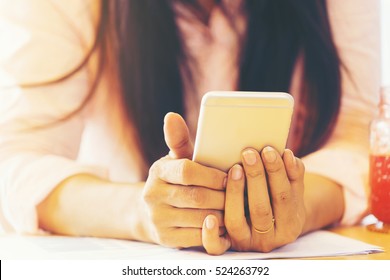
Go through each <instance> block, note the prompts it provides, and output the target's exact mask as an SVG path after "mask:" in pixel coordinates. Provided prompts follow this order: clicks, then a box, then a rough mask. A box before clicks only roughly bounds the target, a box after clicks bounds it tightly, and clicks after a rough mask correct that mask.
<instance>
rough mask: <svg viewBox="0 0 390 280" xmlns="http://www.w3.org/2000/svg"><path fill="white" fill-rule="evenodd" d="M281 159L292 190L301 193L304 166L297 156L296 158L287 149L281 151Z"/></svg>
mask: <svg viewBox="0 0 390 280" xmlns="http://www.w3.org/2000/svg"><path fill="white" fill-rule="evenodd" d="M283 161H284V165H285V166H286V172H287V176H288V179H289V180H290V184H291V186H292V188H293V190H294V191H297V192H298V193H299V194H302V195H303V179H304V173H305V166H304V165H303V163H302V161H301V160H300V159H299V158H296V157H295V156H294V154H293V152H292V151H291V150H288V149H286V150H285V151H284V153H283Z"/></svg>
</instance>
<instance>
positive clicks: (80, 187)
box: [37, 175, 151, 241]
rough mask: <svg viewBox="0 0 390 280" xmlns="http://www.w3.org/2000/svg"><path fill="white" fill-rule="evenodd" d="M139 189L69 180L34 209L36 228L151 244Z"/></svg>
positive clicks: (94, 179) (85, 178)
mask: <svg viewBox="0 0 390 280" xmlns="http://www.w3.org/2000/svg"><path fill="white" fill-rule="evenodd" d="M142 189H143V184H142V183H140V184H134V185H130V184H118V183H112V182H108V181H104V180H102V179H99V178H97V177H93V176H90V175H76V176H73V177H71V178H68V179H67V180H65V181H63V182H62V183H61V184H60V185H59V186H57V187H56V188H55V189H54V190H53V192H52V193H51V194H50V195H49V196H48V197H47V198H46V199H45V200H44V201H43V202H42V203H41V204H40V205H38V209H37V211H38V219H39V226H40V227H41V228H42V229H44V230H47V231H49V232H53V233H56V234H65V235H75V236H94V237H111V238H122V239H134V240H141V241H151V238H150V234H149V233H148V232H150V231H149V230H147V225H146V223H145V222H144V220H145V219H144V218H143V217H145V215H146V213H144V212H145V210H146V209H145V207H144V206H143V201H142Z"/></svg>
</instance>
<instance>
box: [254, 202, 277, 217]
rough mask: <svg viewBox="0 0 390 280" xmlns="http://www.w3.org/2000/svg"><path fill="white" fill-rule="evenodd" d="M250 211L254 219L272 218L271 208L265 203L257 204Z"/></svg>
mask: <svg viewBox="0 0 390 280" xmlns="http://www.w3.org/2000/svg"><path fill="white" fill-rule="evenodd" d="M250 211H251V214H252V215H253V217H261V218H264V219H267V218H269V217H272V211H271V207H269V206H268V205H266V204H265V203H256V204H255V205H254V206H253V207H251V209H250Z"/></svg>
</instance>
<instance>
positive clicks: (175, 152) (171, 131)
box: [164, 113, 193, 159]
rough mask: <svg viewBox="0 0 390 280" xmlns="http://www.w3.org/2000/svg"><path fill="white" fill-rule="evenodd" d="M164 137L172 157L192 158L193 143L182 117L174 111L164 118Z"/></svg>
mask: <svg viewBox="0 0 390 280" xmlns="http://www.w3.org/2000/svg"><path fill="white" fill-rule="evenodd" d="M164 137H165V142H166V144H167V146H168V148H169V150H170V152H169V155H170V156H171V157H172V158H176V159H177V158H188V159H190V158H192V153H193V145H192V142H191V138H190V133H189V131H188V127H187V124H186V122H185V121H184V119H183V118H182V117H181V116H180V115H179V114H176V113H168V114H166V115H165V118H164Z"/></svg>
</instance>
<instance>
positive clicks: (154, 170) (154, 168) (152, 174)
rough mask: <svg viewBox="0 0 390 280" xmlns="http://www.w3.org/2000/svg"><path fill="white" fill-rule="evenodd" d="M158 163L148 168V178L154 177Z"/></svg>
mask: <svg viewBox="0 0 390 280" xmlns="http://www.w3.org/2000/svg"><path fill="white" fill-rule="evenodd" d="M159 163H160V162H159V161H155V162H154V163H153V164H152V165H151V166H150V168H149V173H148V174H149V177H156V174H157V173H158V170H159Z"/></svg>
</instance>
